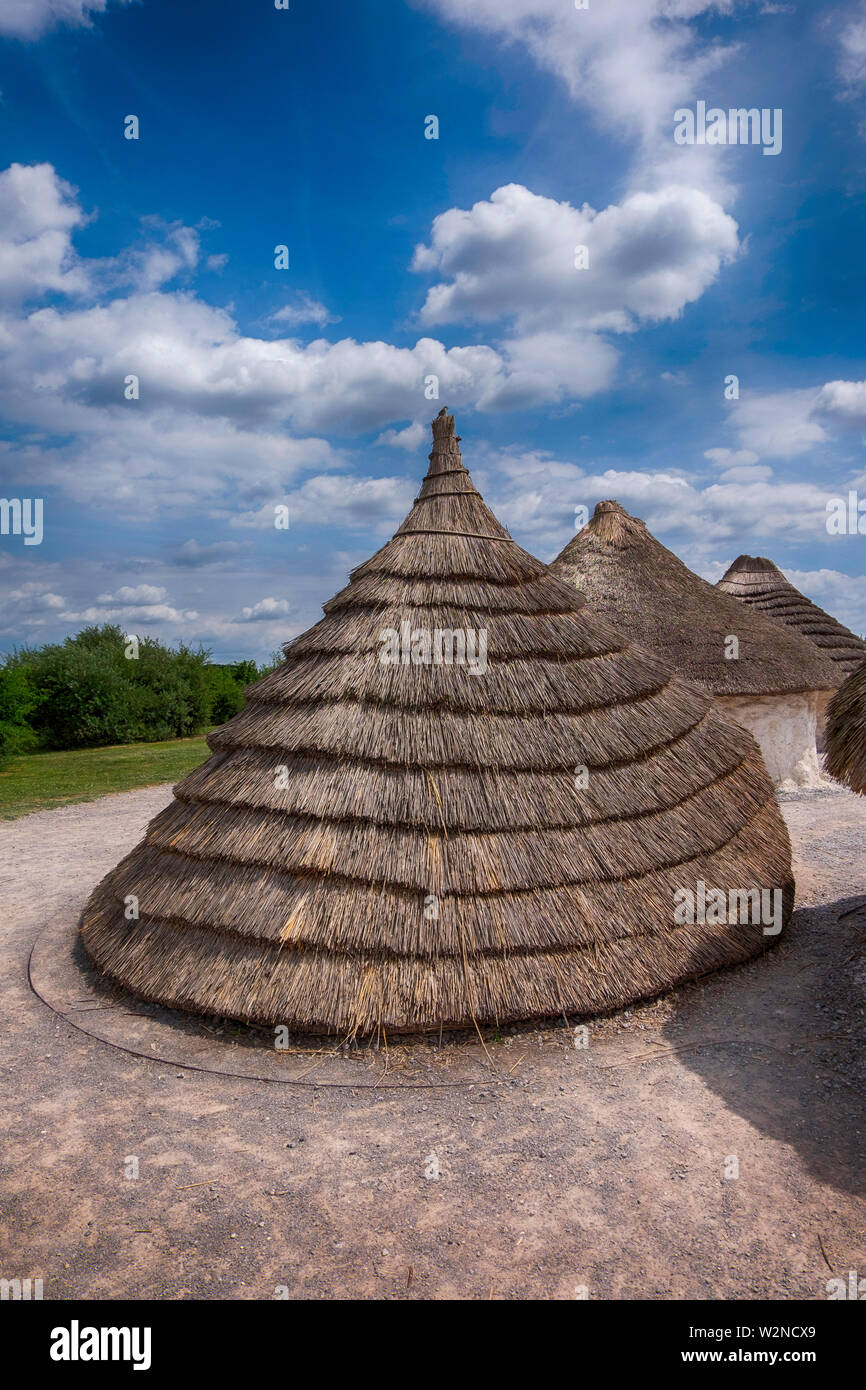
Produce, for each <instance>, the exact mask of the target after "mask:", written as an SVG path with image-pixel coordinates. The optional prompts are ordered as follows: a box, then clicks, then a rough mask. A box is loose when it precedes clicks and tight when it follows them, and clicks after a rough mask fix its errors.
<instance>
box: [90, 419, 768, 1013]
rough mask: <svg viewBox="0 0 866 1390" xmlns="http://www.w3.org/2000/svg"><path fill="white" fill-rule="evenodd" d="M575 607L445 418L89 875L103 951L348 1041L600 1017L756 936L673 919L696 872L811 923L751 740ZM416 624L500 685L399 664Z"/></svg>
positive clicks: (234, 1007) (235, 1004) (177, 990)
mask: <svg viewBox="0 0 866 1390" xmlns="http://www.w3.org/2000/svg"><path fill="white" fill-rule="evenodd" d="M581 603H582V601H581V599H580V597H579V596H578V595H576V594H575V592H574V589H572V588H569V587H567V586H565V585H563V584H561V583H560V582H559V581H558V580H557V579H556V578H554V576H553V575H552V574H551V573H550V571H549V570H548V568H547V566H546V565H543V564H541V562H540V561H538V560H535V559H533V557H532V556H531V555H528V554H527V553H526V551H524V550H521V548H520V547H519V546H518V545H516V544H515V543H514V541H512V540H511V539H510V537H509V535H508V533H507V532H506V531H505V530H504V529H503V527H502V526H500V524H499V523H498V522H497V520H496V518H495V517H494V516H493V515H492V513H491V512H490V511H489V510H488V509H487V507H486V506H485V505H484V503H483V501H482V499H481V497H480V496H479V494H478V492H477V491H476V489H475V488H474V486H473V484H472V480H471V478H470V476H469V474H468V473H467V471H466V469H465V468H464V466H463V463H462V460H461V457H460V451H459V448H458V440H457V438H456V436H455V433H454V422H453V419H452V417H451V416H448V415H446V414H444V413H443V414H441V415H439V416H438V417H437V419H436V420H435V421H434V423H433V452H432V453H431V455H430V468H429V471H428V473H427V476H426V478H425V480H424V483H423V486H422V488H421V492H420V495H419V497H418V499H417V500H416V502H415V505H414V506H413V508H412V511H411V512H410V514H409V516H408V517H407V519H406V521H405V522H404V523H403V525H402V526H401V527H400V529H399V530H398V531H397V533H396V535H395V536H394V537H393V539H392V540H390V541H389V542H388V544H387V545H385V546H384V547H383V548H382V549H381V550H380V551H378V552H377V554H375V555H374V556H373V557H372V559H370V560H368V561H367V562H366V563H365V564H363V565H361V566H359V568H358V569H356V570H355V571H354V573H353V574H352V576H351V579H350V583H349V585H348V587H347V588H345V589H343V590H342V591H341V592H340V593H339V594H337V596H336V597H335V598H333V599H331V601H330V602H329V603H327V604H326V605H325V617H324V619H323V620H322V621H321V622H319V623H318V624H317V625H316V626H315V627H313V628H311V629H310V630H309V631H308V632H306V633H304V634H303V635H302V636H301V637H299V638H297V639H296V640H295V641H294V642H292V643H290V644H289V645H288V647H287V648H286V660H285V662H284V663H283V664H282V665H281V666H280V667H279V668H278V669H277V670H276V671H274V672H272V673H271V674H270V675H268V676H266V677H265V678H264V679H263V680H261V681H259V682H258V683H257V684H256V685H254V686H253V687H252V688H251V689H250V690H249V692H248V696H249V699H248V704H247V706H246V708H245V709H244V710H243V711H242V712H241V713H240V714H239V715H237V716H236V717H235V718H234V719H232V720H230V721H229V723H228V724H225V725H223V727H222V728H221V729H218V730H217V731H216V732H215V733H214V734H212V735H211V737H210V739H209V742H210V746H211V748H212V749H213V757H212V758H211V759H210V760H209V761H208V762H207V763H205V764H204V765H203V766H202V767H200V768H199V769H197V770H196V771H195V772H194V773H192V775H191V776H189V777H187V778H186V780H185V781H183V782H181V783H180V785H179V786H178V787H177V788H176V791H175V798H174V800H173V801H172V803H171V804H170V805H169V806H168V807H167V808H166V809H165V810H164V811H162V812H161V813H160V814H159V815H158V816H157V817H156V818H155V820H153V821H152V822H151V825H150V827H149V829H148V832H147V836H146V838H145V840H144V841H143V842H142V843H141V844H140V845H139V846H138V847H137V848H136V849H135V850H133V852H132V853H131V854H130V855H129V856H128V857H127V858H126V859H125V860H124V861H123V862H122V863H121V864H120V865H119V866H118V867H117V868H116V869H115V870H114V871H113V872H112V873H111V874H109V875H108V877H107V878H106V879H104V880H103V882H102V883H101V884H100V886H99V887H98V888H97V890H96V891H95V892H94V894H93V896H92V898H91V900H90V902H89V904H88V905H87V907H86V909H85V912H84V914H83V918H82V932H83V938H84V943H85V945H86V947H87V950H88V952H89V953H90V955H91V957H92V958H93V960H94V961H95V962H96V964H97V965H98V966H99V967H100V968H101V969H102V970H104V971H105V972H106V973H107V974H108V975H109V976H111V977H112V978H114V979H115V980H117V981H119V982H120V983H122V984H124V985H126V986H128V987H129V988H131V989H132V990H134V991H135V992H137V993H138V994H140V995H142V996H144V997H146V998H148V999H152V1000H158V1001H160V1002H162V1003H165V1004H169V1005H176V1006H179V1007H181V1008H186V1009H191V1010H196V1011H199V1012H204V1013H215V1014H224V1015H230V1016H233V1017H235V1018H240V1019H247V1020H253V1021H258V1022H261V1023H268V1024H275V1023H283V1024H286V1025H288V1026H290V1027H293V1028H295V1029H297V1030H301V1029H310V1030H325V1031H330V1032H337V1033H346V1034H349V1033H354V1032H358V1033H368V1032H371V1031H373V1030H376V1029H378V1028H385V1029H386V1030H389V1031H390V1030H392V1029H395V1030H409V1031H414V1030H416V1029H427V1028H432V1027H438V1026H440V1025H442V1026H446V1027H447V1026H452V1025H453V1026H464V1025H465V1026H471V1024H472V1023H473V1022H476V1023H482V1022H491V1021H499V1022H501V1021H505V1020H509V1019H525V1018H533V1017H545V1016H554V1015H558V1014H560V1013H561V1012H563V1011H567V1012H575V1011H578V1012H580V1013H588V1012H593V1011H599V1010H604V1009H608V1008H611V1007H615V1006H617V1005H620V1004H622V1003H624V1002H626V1001H630V1000H633V999H635V998H639V997H646V996H649V995H653V994H656V993H658V992H660V991H662V990H664V989H666V988H668V987H670V986H672V985H673V984H675V983H677V982H679V981H681V980H683V979H688V978H690V977H693V976H695V975H698V974H701V973H703V972H705V971H707V970H711V969H713V968H715V967H717V966H721V965H727V964H731V963H733V962H736V961H739V960H742V959H744V958H746V957H748V956H750V955H753V954H755V953H756V952H758V951H760V950H762V949H763V948H764V947H765V946H766V945H768V944H769V943H770V942H771V941H772V939H773V938H772V937H768V936H766V935H765V934H764V932H763V930H762V928H761V926H760V925H758V926H754V925H729V926H720V925H703V926H691V927H689V926H675V924H674V894H675V893H676V891H677V890H678V889H680V888H687V889H689V888H690V889H691V890H694V889H695V885H696V881H698V880H703V882H704V883H705V884H706V885H708V886H716V887H719V888H721V889H723V890H726V889H728V888H729V887H730V888H736V889H751V888H769V889H782V890H784V901H785V916H786V918H787V915H788V913H789V912H790V910H791V902H792V893H793V885H792V881H791V870H790V848H789V843H788V837H787V832H786V830H785V826H784V823H783V821H782V819H781V816H780V813H779V810H778V807H777V805H776V802H775V799H774V796H773V789H772V787H771V785H770V782H769V779H768V777H767V774H766V770H765V768H764V765H763V762H762V760H761V758H760V755H759V753H758V751H757V746H756V744H755V743H754V742H753V740H752V738H751V736H750V735H749V734H747V733H746V732H745V731H743V730H742V729H740V728H738V727H736V726H733V725H730V724H727V723H726V722H725V721H723V720H722V719H721V718H720V716H719V715H718V714H716V713H715V712H714V711H713V710H712V709H711V708H710V702H709V700H708V697H707V696H706V695H705V694H704V693H702V692H701V691H699V690H697V689H695V688H694V687H692V686H688V685H686V684H684V683H683V682H681V681H680V680H678V679H677V678H676V677H672V676H671V674H670V673H669V670H668V668H667V666H665V664H664V663H663V662H662V661H661V660H660V659H659V658H658V657H657V656H653V655H650V654H649V653H648V652H645V651H642V650H641V649H640V648H638V647H635V646H633V645H632V644H631V643H630V642H628V641H627V640H625V639H623V638H622V637H620V636H619V635H618V634H617V633H615V632H614V631H613V630H612V629H611V628H610V627H608V626H607V624H605V623H603V622H601V621H599V620H598V619H597V618H595V617H591V616H589V614H588V613H587V612H586V611H585V610H584V609H583V608H582V607H581ZM404 623H405V624H408V626H409V628H410V629H411V630H412V632H414V633H416V634H418V633H423V631H424V630H427V631H428V632H429V631H431V630H435V629H452V630H454V629H462V630H464V631H465V630H467V629H468V630H470V631H474V632H480V630H485V631H486V632H487V634H488V663H489V664H488V668H487V670H486V673H484V674H473V673H472V670H471V668H470V667H469V666H467V665H460V664H454V665H450V666H449V665H435V664H418V665H415V664H412V662H411V661H410V662H408V664H404V662H403V660H402V656H401V658H400V661H399V663H398V664H383V661H382V659H381V657H382V651H383V644H382V633H383V631H385V630H388V629H391V630H395V631H398V632H399V631H401V629H402V625H403V624H404ZM478 640H479V641H480V636H479V639H478ZM417 650H418V651H419V652H421V653H422V654H423V644H422V643H420V642H419V644H418V648H417ZM583 766H586V767H588V769H589V775H588V785H586V786H583V785H582V782H583V780H584V779H583V774H582V773H577V769H578V768H580V767H583ZM279 768H282V769H283V773H282V774H279V773H277V775H276V776H275V773H276V770H277V769H279ZM579 783H580V784H581V785H578V784H579ZM134 899H137V901H138V906H139V914H140V915H139V918H138V920H133V921H131V922H130V921H127V920H125V917H124V904H125V903H127V904H128V903H129V902H130V901H132V900H134Z"/></svg>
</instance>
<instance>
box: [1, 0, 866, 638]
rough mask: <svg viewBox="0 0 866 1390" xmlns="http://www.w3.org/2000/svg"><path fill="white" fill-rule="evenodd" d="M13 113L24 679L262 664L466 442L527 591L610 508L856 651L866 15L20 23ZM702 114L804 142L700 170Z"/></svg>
mask: <svg viewBox="0 0 866 1390" xmlns="http://www.w3.org/2000/svg"><path fill="white" fill-rule="evenodd" d="M0 89H2V97H0V141H2V150H0V170H2V172H0V355H2V370H0V411H2V430H0V497H6V498H7V499H8V498H22V499H23V498H37V497H38V498H42V499H43V500H44V538H43V540H42V543H41V544H40V545H38V546H36V545H33V546H26V545H25V544H24V538H23V537H22V536H21V535H14V534H8V535H0V650H8V649H9V648H10V647H11V646H13V645H14V644H18V643H22V642H42V641H49V640H56V639H57V638H59V637H62V636H63V635H65V634H66V633H68V632H74V631H76V630H77V629H78V628H79V627H81V626H82V625H83V624H84V623H86V622H96V621H115V622H118V623H120V624H121V625H122V626H123V627H124V628H125V629H126V630H127V631H129V632H140V633H145V632H147V633H153V634H156V635H158V636H160V637H162V638H164V639H166V640H170V641H171V640H176V639H177V638H183V639H184V640H187V641H192V642H199V641H201V642H203V643H204V644H205V645H207V646H209V647H211V648H212V649H213V651H214V656H215V659H218V660H231V659H234V658H237V657H241V656H247V655H252V656H256V657H263V656H265V655H267V654H269V653H270V652H271V651H272V650H273V649H274V648H275V647H277V645H278V644H279V643H280V642H282V641H285V640H287V639H288V638H289V637H291V636H292V635H294V634H295V633H297V632H299V631H301V630H303V629H304V628H305V627H307V626H309V625H310V624H311V623H312V622H315V621H316V620H317V618H318V617H319V616H320V605H321V604H322V602H323V601H324V600H326V599H327V598H328V597H329V596H330V595H331V594H332V593H333V592H334V591H335V590H336V589H338V588H340V587H341V586H342V585H343V583H344V582H345V579H346V575H347V573H348V570H349V569H350V568H351V567H352V566H353V565H355V564H357V563H359V562H360V561H361V560H363V559H364V558H366V557H367V556H368V555H369V554H370V553H371V552H372V551H373V550H374V549H376V548H377V547H378V546H379V545H381V544H382V543H383V542H384V540H385V539H387V537H388V536H389V535H390V534H391V533H392V532H393V530H394V529H395V527H396V526H397V525H398V524H399V522H400V520H401V519H402V517H403V516H404V515H405V513H406V511H407V510H408V508H409V506H410V505H411V501H412V498H413V496H414V495H415V492H416V490H417V482H418V479H419V478H420V476H421V475H422V474H423V472H424V470H425V468H426V454H427V452H428V450H429V443H428V439H429V421H430V418H431V417H432V415H434V414H435V413H436V412H437V411H438V410H439V408H440V407H441V406H442V405H443V404H445V405H448V407H449V408H451V409H453V410H454V411H455V412H456V414H457V419H458V427H459V431H460V433H461V435H462V436H463V449H464V457H465V460H466V462H467V464H468V466H469V467H470V469H471V470H472V473H473V476H474V477H475V479H476V482H477V483H478V484H479V486H480V487H481V488H482V490H483V492H484V494H485V497H486V499H487V501H488V502H489V503H490V505H491V506H492V507H493V508H494V510H495V511H496V512H497V514H498V515H499V517H500V518H501V520H502V521H503V522H504V523H505V524H506V525H507V526H508V527H509V529H510V530H511V532H512V534H513V535H514V537H515V539H517V540H518V541H519V542H520V543H521V544H522V545H524V546H525V547H526V548H527V549H528V550H530V551H532V552H534V553H535V554H537V555H539V556H541V558H543V559H546V560H549V559H552V558H553V556H554V555H555V554H556V553H557V552H558V551H559V549H560V548H561V547H562V546H563V545H564V544H565V542H566V541H567V540H568V538H569V536H570V535H571V534H572V532H573V526H574V514H575V507H577V506H580V505H585V506H588V507H589V508H590V509H591V508H592V506H593V505H594V503H595V502H596V501H598V500H599V499H600V498H603V497H616V498H617V499H618V500H619V501H620V502H621V503H622V504H623V505H624V506H626V507H627V508H628V509H629V510H630V511H632V512H634V513H635V514H637V515H639V516H642V517H644V519H645V520H646V521H647V523H648V524H649V525H650V527H651V528H652V529H653V530H654V531H655V533H656V534H657V535H658V536H659V537H660V538H661V539H662V540H663V541H664V542H665V543H666V544H668V545H670V546H671V547H672V548H673V549H674V550H675V551H676V552H677V553H678V554H679V555H681V556H682V558H683V559H684V560H685V561H686V562H687V563H688V564H690V565H691V566H692V567H693V568H695V569H696V570H698V572H700V573H702V574H704V575H705V576H706V577H708V578H711V579H715V578H718V577H719V576H720V575H721V573H723V571H724V569H725V568H726V567H727V565H728V564H729V563H730V561H731V560H732V559H733V558H734V557H735V556H736V555H737V554H739V553H740V552H741V551H749V552H751V553H753V554H767V555H770V556H771V557H772V558H773V559H775V560H776V562H777V563H779V564H780V565H781V566H782V567H783V568H784V569H785V571H786V573H788V574H789V575H790V577H791V578H792V579H793V581H794V582H795V583H796V584H797V585H798V586H799V587H800V588H802V589H803V590H804V591H805V592H806V593H808V594H809V596H810V597H812V598H814V599H815V600H816V601H817V602H819V603H820V604H822V606H824V607H826V608H828V609H829V610H830V611H831V612H833V613H835V614H836V616H838V617H839V618H840V619H842V620H843V621H845V622H847V623H849V624H850V625H851V626H852V627H854V628H855V630H857V631H859V632H866V585H864V583H863V574H864V569H866V565H864V560H863V547H864V546H866V538H864V537H863V536H858V535H850V536H830V535H828V534H827V530H826V526H825V518H826V503H827V500H828V499H829V498H831V497H835V496H840V495H845V494H847V492H848V490H849V489H854V490H858V489H859V495H860V496H862V497H863V498H864V500H866V470H864V461H863V451H862V442H863V436H864V431H866V338H864V333H863V319H864V313H863V310H864V276H866V271H864V261H863V254H862V248H863V246H864V245H866V236H864V232H866V179H864V158H863V156H864V148H866V144H864V142H866V6H864V5H863V4H862V3H861V4H854V5H851V4H842V5H839V6H833V5H831V6H828V7H823V8H821V9H820V10H819V11H816V9H815V7H814V6H807V5H804V4H796V5H795V4H739V3H736V0H728V2H727V3H722V4H720V5H706V4H704V3H703V0H627V3H617V0H606V3H604V4H602V3H601V0H589V8H588V9H586V10H581V11H579V10H576V9H574V7H573V5H570V4H569V3H568V0H411V3H403V2H402V0H365V3H364V4H362V5H359V4H358V3H357V0H351V2H350V0H315V3H314V0H291V8H290V9H289V10H288V11H283V10H276V9H275V8H274V7H273V6H272V5H269V4H268V3H266V0H257V2H256V3H245V4H241V3H238V2H237V0H232V2H231V3H229V0H212V2H211V3H207V4H203V3H186V4H178V3H177V0H174V2H173V3H169V2H168V0H138V2H137V3H129V4H125V3H120V0H107V3H106V0H98V3H88V2H87V0H4V3H3V5H2V8H0ZM699 100H702V101H706V103H707V105H708V107H713V106H716V107H719V108H722V109H723V110H727V109H729V108H731V107H757V108H768V109H769V110H774V109H777V108H778V109H781V111H782V132H783V140H782V149H781V152H780V153H779V154H778V155H775V156H774V155H769V156H768V155H764V154H763V153H762V149H761V148H760V147H759V146H754V145H738V144H731V145H727V146H711V145H706V144H705V145H693V146H678V145H677V144H676V143H675V142H674V139H673V130H674V123H675V120H674V112H675V110H677V109H678V108H684V107H689V108H694V107H695V105H696V103H697V102H698V101H699ZM130 114H133V115H136V116H137V117H138V119H139V124H140V131H139V139H138V140H127V139H125V138H124V119H125V117H126V116H128V115H130ZM429 115H435V116H437V117H438V121H439V138H438V139H437V140H428V139H425V138H424V131H425V118H426V117H428V116H429ZM280 244H285V245H287V246H288V248H289V262H290V264H289V268H288V269H287V270H279V269H276V268H275V266H274V248H275V246H277V245H280ZM577 245H583V246H586V247H587V248H588V258H589V265H588V266H587V267H586V268H577V267H576V266H575V264H574V248H575V246H577ZM128 374H135V375H137V376H138V378H139V383H140V386H139V392H140V394H139V399H138V400H131V401H128V400H125V399H124V379H125V378H126V376H127V375H128ZM732 374H733V375H736V376H737V378H738V381H739V398H738V399H736V400H727V399H726V398H725V378H726V377H728V376H729V375H732ZM431 375H434V376H436V377H437V378H438V389H439V395H438V398H437V399H429V398H427V397H426V396H425V381H426V380H427V379H428V378H429V377H430V376H431ZM280 505H288V507H289V514H290V519H291V524H290V527H289V529H288V531H285V530H278V529H276V528H275V527H274V515H275V507H277V506H280ZM864 510H866V507H864ZM864 527H866V520H864Z"/></svg>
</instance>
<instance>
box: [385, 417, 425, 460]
mask: <svg viewBox="0 0 866 1390" xmlns="http://www.w3.org/2000/svg"><path fill="white" fill-rule="evenodd" d="M426 438H427V426H425V425H424V424H423V422H422V421H421V420H413V421H412V423H411V425H406V427H405V428H404V429H402V430H385V431H384V432H383V433H382V434H380V435H379V438H378V439H377V440H376V443H377V444H386V445H387V446H388V448H390V449H405V450H406V451H407V452H409V453H412V452H414V451H415V450H416V449H420V448H421V445H422V444H423V443H424V441H425V440H426Z"/></svg>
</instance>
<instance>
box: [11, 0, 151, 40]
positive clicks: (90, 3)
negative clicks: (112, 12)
mask: <svg viewBox="0 0 866 1390" xmlns="http://www.w3.org/2000/svg"><path fill="white" fill-rule="evenodd" d="M113 3H114V4H116V5H127V4H129V0H113ZM107 8H108V0H3V4H2V6H0V34H6V35H8V36H9V37H10V38H14V39H38V38H39V37H40V36H41V35H42V34H44V33H47V31H48V30H49V29H56V28H58V27H59V26H60V25H63V24H67V25H70V26H73V27H75V26H77V27H79V28H80V27H82V26H89V25H90V23H91V16H92V15H99V14H104V12H105V10H106V9H107Z"/></svg>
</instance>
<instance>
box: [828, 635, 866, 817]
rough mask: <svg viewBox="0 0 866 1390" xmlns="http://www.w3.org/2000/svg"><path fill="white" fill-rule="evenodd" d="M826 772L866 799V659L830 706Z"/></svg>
mask: <svg viewBox="0 0 866 1390" xmlns="http://www.w3.org/2000/svg"><path fill="white" fill-rule="evenodd" d="M826 766H827V771H828V772H829V773H830V776H831V777H836V778H837V779H838V780H839V781H840V782H846V783H847V785H848V786H849V787H850V788H851V790H852V791H855V792H860V794H861V796H866V660H864V661H862V662H861V663H860V665H859V666H858V667H857V669H856V670H855V671H854V672H853V674H852V675H850V676H849V677H848V679H847V680H846V681H845V683H844V685H841V686H840V687H839V689H838V690H837V691H836V693H835V695H834V696H833V698H832V700H831V701H830V704H829V705H828V707H827V762H826Z"/></svg>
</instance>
